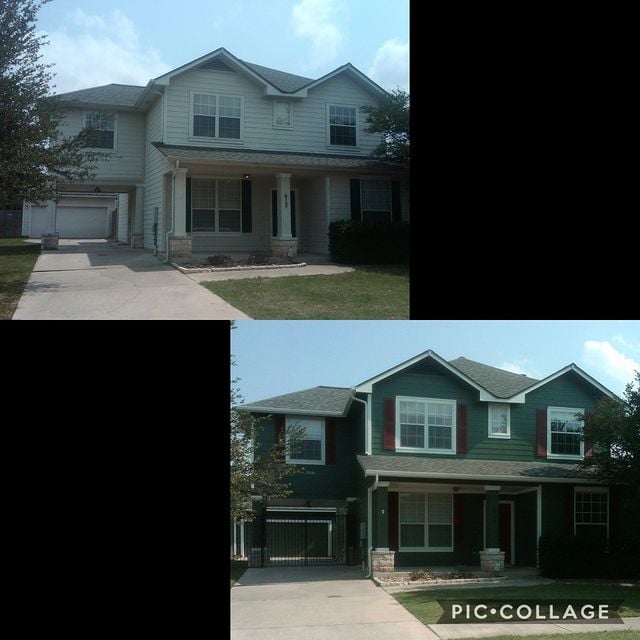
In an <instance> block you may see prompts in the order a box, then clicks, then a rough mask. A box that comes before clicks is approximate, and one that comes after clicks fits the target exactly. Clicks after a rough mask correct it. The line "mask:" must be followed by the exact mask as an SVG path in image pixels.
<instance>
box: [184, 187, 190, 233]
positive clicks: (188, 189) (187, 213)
mask: <svg viewBox="0 0 640 640" xmlns="http://www.w3.org/2000/svg"><path fill="white" fill-rule="evenodd" d="M185 215H186V216H187V227H186V229H187V233H191V178H187V211H186V212H185Z"/></svg>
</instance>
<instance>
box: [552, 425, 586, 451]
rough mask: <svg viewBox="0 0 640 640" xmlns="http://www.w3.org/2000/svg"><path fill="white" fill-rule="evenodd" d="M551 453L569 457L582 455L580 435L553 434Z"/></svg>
mask: <svg viewBox="0 0 640 640" xmlns="http://www.w3.org/2000/svg"><path fill="white" fill-rule="evenodd" d="M551 453H557V454H560V455H567V456H579V455H580V434H571V433H554V432H553V431H552V432H551Z"/></svg>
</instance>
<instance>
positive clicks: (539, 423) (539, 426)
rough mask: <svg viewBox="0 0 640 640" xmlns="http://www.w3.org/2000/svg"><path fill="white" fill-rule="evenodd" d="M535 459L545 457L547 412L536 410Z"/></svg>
mask: <svg viewBox="0 0 640 640" xmlns="http://www.w3.org/2000/svg"><path fill="white" fill-rule="evenodd" d="M536 457H538V458H546V457H547V410H546V409H536Z"/></svg>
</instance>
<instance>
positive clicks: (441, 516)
mask: <svg viewBox="0 0 640 640" xmlns="http://www.w3.org/2000/svg"><path fill="white" fill-rule="evenodd" d="M428 503H429V511H428V517H427V521H428V522H429V524H451V518H452V513H453V499H452V497H451V496H450V495H447V494H438V493H430V494H429V498H428Z"/></svg>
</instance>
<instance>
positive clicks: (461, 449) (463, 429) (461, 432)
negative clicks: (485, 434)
mask: <svg viewBox="0 0 640 640" xmlns="http://www.w3.org/2000/svg"><path fill="white" fill-rule="evenodd" d="M456 451H457V453H467V405H466V404H459V405H458V407H457V415H456Z"/></svg>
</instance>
